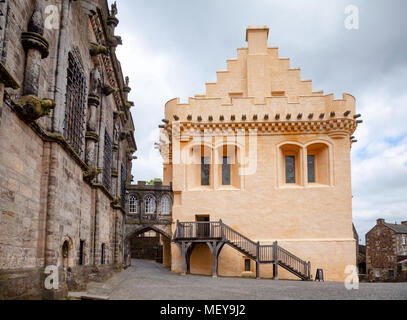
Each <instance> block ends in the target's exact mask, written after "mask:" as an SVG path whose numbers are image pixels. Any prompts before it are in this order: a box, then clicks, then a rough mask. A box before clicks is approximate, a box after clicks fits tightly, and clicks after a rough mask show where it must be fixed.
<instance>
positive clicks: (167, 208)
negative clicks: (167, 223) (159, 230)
mask: <svg viewBox="0 0 407 320" xmlns="http://www.w3.org/2000/svg"><path fill="white" fill-rule="evenodd" d="M161 214H162V215H166V216H168V215H170V214H171V201H170V199H169V198H168V197H167V196H164V197H163V198H162V199H161Z"/></svg>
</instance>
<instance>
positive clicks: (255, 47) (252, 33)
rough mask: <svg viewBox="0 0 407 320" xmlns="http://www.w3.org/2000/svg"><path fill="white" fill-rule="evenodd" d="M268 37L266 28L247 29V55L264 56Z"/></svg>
mask: <svg viewBox="0 0 407 320" xmlns="http://www.w3.org/2000/svg"><path fill="white" fill-rule="evenodd" d="M268 36H269V28H268V27H267V26H254V27H247V29H246V41H247V42H248V44H249V54H266V53H267V40H268Z"/></svg>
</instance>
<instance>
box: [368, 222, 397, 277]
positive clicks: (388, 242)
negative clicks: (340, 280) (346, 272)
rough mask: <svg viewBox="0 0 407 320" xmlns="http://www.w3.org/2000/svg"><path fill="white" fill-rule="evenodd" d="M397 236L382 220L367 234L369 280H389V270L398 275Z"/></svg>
mask: <svg viewBox="0 0 407 320" xmlns="http://www.w3.org/2000/svg"><path fill="white" fill-rule="evenodd" d="M395 237H396V235H395V232H394V231H393V230H391V229H390V228H388V227H386V226H385V225H384V224H383V223H380V222H379V223H378V225H376V226H375V227H374V228H373V229H372V230H371V231H370V232H369V233H368V234H367V235H366V269H367V270H366V271H367V276H368V278H369V280H377V281H383V280H388V279H389V274H388V273H389V270H393V271H394V273H395V276H396V273H397V256H396V253H395V241H394V240H395Z"/></svg>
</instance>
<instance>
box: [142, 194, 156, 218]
mask: <svg viewBox="0 0 407 320" xmlns="http://www.w3.org/2000/svg"><path fill="white" fill-rule="evenodd" d="M144 212H145V213H146V214H153V213H154V212H155V198H154V197H153V196H147V197H146V198H145V199H144Z"/></svg>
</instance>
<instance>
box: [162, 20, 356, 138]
mask: <svg viewBox="0 0 407 320" xmlns="http://www.w3.org/2000/svg"><path fill="white" fill-rule="evenodd" d="M268 37H269V28H268V27H266V26H261V27H248V28H247V30H246V41H247V42H248V46H247V47H246V48H239V49H237V59H230V60H227V70H226V71H218V72H217V81H216V82H208V83H206V93H205V94H203V95H195V97H193V98H189V101H188V103H187V104H181V103H180V99H179V98H175V99H173V100H170V101H169V102H168V103H167V104H166V108H165V110H166V119H168V120H169V122H170V123H169V124H171V123H172V122H174V121H180V122H182V123H183V122H190V123H194V122H195V123H197V122H200V123H219V122H225V123H228V122H241V121H247V122H255V121H258V122H263V123H264V122H265V121H266V122H272V121H276V120H277V121H279V120H281V121H285V120H289V121H290V122H296V121H297V122H298V121H302V122H304V121H306V122H310V121H323V120H333V119H345V120H351V121H345V122H346V131H347V132H348V133H353V132H354V131H355V130H356V127H357V126H356V121H355V120H356V119H355V118H354V116H355V105H356V100H355V98H354V97H353V96H352V95H350V94H346V93H345V94H343V97H342V99H340V100H339V99H335V97H334V95H333V94H328V95H324V92H323V91H313V89H312V81H311V80H302V79H301V72H300V69H299V68H291V67H290V60H289V59H288V58H280V57H279V55H278V48H277V47H269V46H268ZM319 125H320V124H318V126H319Z"/></svg>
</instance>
